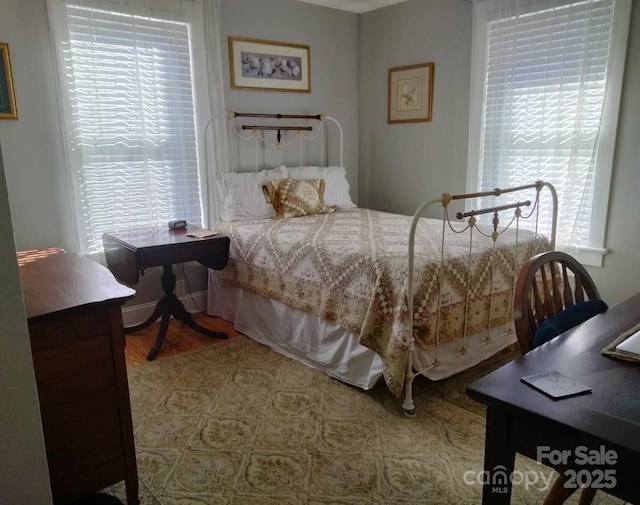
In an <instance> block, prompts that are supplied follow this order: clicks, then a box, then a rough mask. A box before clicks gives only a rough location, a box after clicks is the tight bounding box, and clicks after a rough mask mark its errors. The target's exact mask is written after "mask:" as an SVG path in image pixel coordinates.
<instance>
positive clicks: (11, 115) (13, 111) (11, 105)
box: [0, 42, 18, 119]
mask: <svg viewBox="0 0 640 505" xmlns="http://www.w3.org/2000/svg"><path fill="white" fill-rule="evenodd" d="M0 56H1V57H0V119H18V108H17V107H16V95H15V93H14V91H13V76H12V75H11V58H10V56H9V44H6V43H5V42H0Z"/></svg>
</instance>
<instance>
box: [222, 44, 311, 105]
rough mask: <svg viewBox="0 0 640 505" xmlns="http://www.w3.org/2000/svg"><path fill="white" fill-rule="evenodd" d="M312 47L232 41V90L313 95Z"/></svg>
mask: <svg viewBox="0 0 640 505" xmlns="http://www.w3.org/2000/svg"><path fill="white" fill-rule="evenodd" d="M310 63H311V62H310V50H309V46H305V45H302V44H289V43H286V42H274V41H270V40H259V39H247V38H243V37H229V65H230V76H231V89H246V90H253V91H290V92H297V93H310V92H311V70H310Z"/></svg>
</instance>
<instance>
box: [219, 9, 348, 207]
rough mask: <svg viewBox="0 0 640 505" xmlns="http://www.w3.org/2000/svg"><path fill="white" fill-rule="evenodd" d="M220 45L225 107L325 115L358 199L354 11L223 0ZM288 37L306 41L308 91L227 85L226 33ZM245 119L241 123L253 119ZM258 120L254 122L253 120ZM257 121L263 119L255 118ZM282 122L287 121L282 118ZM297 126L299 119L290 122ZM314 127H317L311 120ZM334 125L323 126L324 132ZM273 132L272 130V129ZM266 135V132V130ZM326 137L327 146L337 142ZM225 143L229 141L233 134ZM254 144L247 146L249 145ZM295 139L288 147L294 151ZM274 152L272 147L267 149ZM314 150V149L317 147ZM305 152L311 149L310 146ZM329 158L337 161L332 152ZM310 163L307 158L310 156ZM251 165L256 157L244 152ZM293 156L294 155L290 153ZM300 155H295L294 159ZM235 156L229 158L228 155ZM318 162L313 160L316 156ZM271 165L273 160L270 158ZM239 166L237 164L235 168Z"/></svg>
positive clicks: (248, 110) (312, 152)
mask: <svg viewBox="0 0 640 505" xmlns="http://www.w3.org/2000/svg"><path fill="white" fill-rule="evenodd" d="M221 28H222V48H223V51H222V52H223V56H224V61H223V67H224V85H225V90H224V94H225V101H226V107H227V110H234V111H239V112H281V113H289V114H317V113H322V114H327V115H329V116H333V117H335V118H336V119H337V120H338V121H340V123H341V124H342V128H343V129H344V165H345V167H346V168H347V179H348V181H349V184H350V186H351V197H352V199H353V200H354V201H357V198H358V179H357V178H358V88H357V82H358V63H357V62H358V16H357V15H356V14H351V13H347V12H343V11H339V10H336V9H326V8H323V7H318V6H315V5H310V4H306V3H301V2H296V1H294V0H269V1H267V2H265V1H264V0H223V2H222V27H221ZM229 36H235V37H249V38H254V39H264V40H274V41H280V42H290V43H296V44H304V45H308V46H310V48H311V49H310V54H311V93H283V92H260V91H247V90H232V89H231V87H230V80H229V55H228V51H227V37H229ZM251 121H255V120H253V119H252V120H249V121H246V122H238V124H239V125H241V124H256V123H253V122H251ZM258 122H259V121H258ZM259 124H262V123H259ZM285 124H287V123H285ZM292 124H294V125H297V124H298V123H296V122H292ZM311 126H314V132H315V131H316V129H315V125H314V124H313V123H311ZM335 131H336V130H335V129H334V128H333V127H332V126H331V125H328V127H327V134H328V135H330V136H333V135H334V134H335ZM271 133H273V132H271ZM267 135H269V133H267ZM332 138H335V137H330V138H329V142H330V143H331V145H336V143H335V142H333V141H332ZM269 139H273V135H270V136H269ZM230 145H231V146H232V148H233V146H234V144H233V143H232V139H230ZM252 149H253V146H251V148H250V149H249V150H252ZM297 149H298V148H297V144H296V146H295V147H292V148H291V150H292V151H293V152H294V153H295V151H296V150H297ZM271 151H272V152H273V150H271ZM318 152H319V150H318ZM309 154H310V156H311V157H312V156H314V155H316V148H315V147H314V146H313V145H312V146H310V147H309ZM328 154H329V155H330V161H332V163H333V164H337V162H338V160H337V156H336V154H337V153H335V152H329V153H328ZM311 157H310V158H309V162H312V158H311ZM243 159H250V162H249V167H245V166H241V167H239V168H240V169H245V168H251V169H252V168H253V167H254V166H255V163H254V159H255V156H253V157H252V156H248V157H246V158H241V161H242V160H243ZM292 159H293V160H295V159H296V158H295V155H294V156H293V157H292ZM297 159H298V160H299V156H298V158H297ZM232 161H234V160H232ZM316 161H317V160H316ZM272 165H276V163H272ZM234 168H238V167H234Z"/></svg>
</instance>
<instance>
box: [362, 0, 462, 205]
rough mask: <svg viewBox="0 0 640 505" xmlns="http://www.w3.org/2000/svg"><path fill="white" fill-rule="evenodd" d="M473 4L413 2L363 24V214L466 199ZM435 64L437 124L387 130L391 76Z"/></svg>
mask: <svg viewBox="0 0 640 505" xmlns="http://www.w3.org/2000/svg"><path fill="white" fill-rule="evenodd" d="M471 4H472V2H470V1H469V2H464V1H462V0H429V1H424V0H409V1H408V2H406V3H401V4H398V5H394V6H391V7H388V8H386V9H380V10H376V11H372V12H369V13H366V14H363V15H362V16H361V18H360V32H359V33H360V37H359V48H360V53H359V54H360V58H359V70H360V73H359V82H360V84H359V91H360V101H359V105H360V121H359V127H360V129H359V139H360V174H359V182H360V192H361V194H362V197H361V201H360V202H359V203H360V205H361V206H363V207H370V208H374V209H378V210H384V211H391V212H397V213H401V214H413V212H414V211H415V209H416V207H417V206H418V205H419V204H420V203H421V202H422V201H423V200H426V199H427V198H431V197H433V196H437V195H439V194H440V193H442V192H443V191H450V192H456V191H464V189H465V178H466V166H467V142H468V135H469V133H468V130H469V82H470V79H471V70H470V67H471V21H472V19H471V7H472V5H471ZM431 61H432V62H434V64H435V68H434V92H433V118H432V121H431V122H425V123H399V124H387V94H388V91H387V75H388V72H387V71H388V69H389V68H392V67H399V66H404V65H412V64H415V63H425V62H431Z"/></svg>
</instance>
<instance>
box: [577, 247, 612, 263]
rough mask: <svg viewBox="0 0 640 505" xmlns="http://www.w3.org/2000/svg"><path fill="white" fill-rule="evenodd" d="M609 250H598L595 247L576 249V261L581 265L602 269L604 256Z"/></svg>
mask: <svg viewBox="0 0 640 505" xmlns="http://www.w3.org/2000/svg"><path fill="white" fill-rule="evenodd" d="M608 252H609V249H606V248H605V249H599V248H597V247H578V253H577V259H578V261H579V262H580V263H582V264H583V265H588V266H592V267H602V264H603V262H604V255H605V254H607V253H608Z"/></svg>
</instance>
